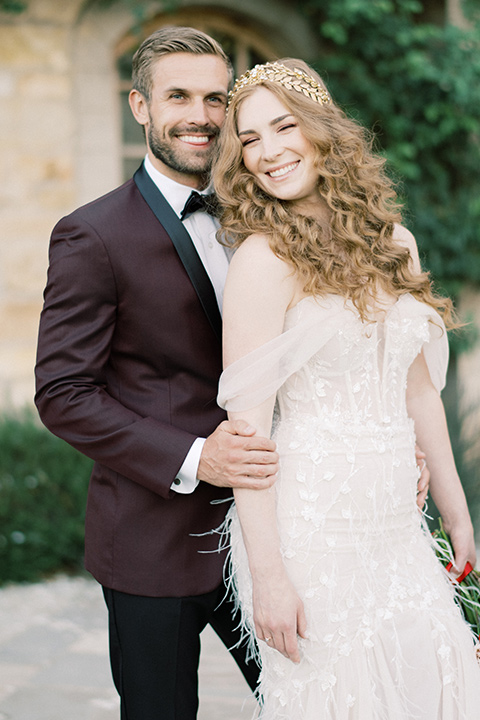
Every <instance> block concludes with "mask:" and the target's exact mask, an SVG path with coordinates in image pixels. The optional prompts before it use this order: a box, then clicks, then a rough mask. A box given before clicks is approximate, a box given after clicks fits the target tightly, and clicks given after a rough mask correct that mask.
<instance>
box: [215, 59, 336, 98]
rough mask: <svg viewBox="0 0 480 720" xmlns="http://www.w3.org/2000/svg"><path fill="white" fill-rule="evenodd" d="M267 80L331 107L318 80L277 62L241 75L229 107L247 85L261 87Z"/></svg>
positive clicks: (234, 87)
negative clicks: (236, 95)
mask: <svg viewBox="0 0 480 720" xmlns="http://www.w3.org/2000/svg"><path fill="white" fill-rule="evenodd" d="M265 80H270V82H278V83H280V84H281V85H283V87H285V88H287V90H296V91H297V92H300V93H303V94H304V95H306V97H308V98H310V99H311V100H314V101H315V102H317V103H318V104H319V105H330V104H331V102H332V98H331V97H330V95H329V94H328V92H327V91H326V90H325V88H323V87H322V86H321V85H319V84H318V82H317V81H316V80H314V79H313V77H311V75H307V74H306V73H304V72H303V70H299V69H298V68H295V69H293V70H291V69H290V68H288V67H287V66H286V65H281V64H280V63H277V62H269V63H265V64H264V65H255V67H254V68H252V69H251V70H247V72H246V73H244V74H243V75H241V76H240V77H239V78H238V80H237V81H236V82H235V85H234V86H233V90H231V91H230V92H229V94H228V104H227V107H228V105H229V104H230V103H231V101H232V99H233V97H234V95H235V94H236V93H237V92H238V91H239V90H240V89H241V88H243V87H246V86H247V85H260V84H261V83H262V82H264V81H265Z"/></svg>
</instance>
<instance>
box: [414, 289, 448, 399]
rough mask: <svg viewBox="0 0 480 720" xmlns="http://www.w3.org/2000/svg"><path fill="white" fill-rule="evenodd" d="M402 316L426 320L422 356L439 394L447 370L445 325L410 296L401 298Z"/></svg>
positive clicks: (434, 313)
mask: <svg viewBox="0 0 480 720" xmlns="http://www.w3.org/2000/svg"><path fill="white" fill-rule="evenodd" d="M402 299H403V302H402V314H404V315H413V314H418V313H420V314H422V315H423V316H424V317H425V318H426V319H427V320H428V328H429V339H428V340H427V341H426V342H425V343H424V345H423V348H422V349H423V354H424V357H425V361H426V363H427V367H428V371H429V373H430V378H431V380H432V383H433V384H434V386H435V388H436V389H437V391H438V392H439V393H440V392H441V391H442V390H443V388H444V387H445V383H446V380H447V369H448V357H449V348H448V336H447V330H446V327H445V323H444V322H443V320H442V318H441V317H440V315H439V314H438V312H437V311H436V310H434V309H433V308H432V307H430V306H429V305H427V304H426V303H421V302H419V301H418V300H416V299H415V298H414V297H412V295H404V296H402Z"/></svg>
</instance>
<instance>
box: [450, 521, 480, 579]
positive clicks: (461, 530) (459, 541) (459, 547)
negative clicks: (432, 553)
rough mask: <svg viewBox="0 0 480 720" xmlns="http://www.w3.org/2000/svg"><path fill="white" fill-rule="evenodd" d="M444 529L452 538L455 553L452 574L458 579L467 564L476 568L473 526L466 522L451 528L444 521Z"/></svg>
mask: <svg viewBox="0 0 480 720" xmlns="http://www.w3.org/2000/svg"><path fill="white" fill-rule="evenodd" d="M444 527H445V530H446V532H447V533H448V535H449V536H450V540H451V542H452V546H453V552H454V561H453V567H452V570H451V571H450V572H451V574H452V575H453V576H454V577H455V578H457V577H458V576H459V575H461V574H462V573H463V571H464V569H465V565H466V564H467V562H469V563H470V565H471V566H472V567H473V568H474V567H475V563H476V560H477V554H476V549H475V540H474V537H473V528H472V524H471V522H469V521H466V522H465V521H464V522H461V523H460V522H459V523H456V524H455V525H453V526H452V527H449V526H448V524H447V523H446V522H445V521H444Z"/></svg>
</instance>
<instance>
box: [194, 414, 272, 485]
mask: <svg viewBox="0 0 480 720" xmlns="http://www.w3.org/2000/svg"><path fill="white" fill-rule="evenodd" d="M255 432H256V430H255V428H253V427H251V425H248V423H246V422H244V421H243V420H235V421H229V420H225V421H224V422H222V423H221V424H220V425H219V426H218V427H217V429H216V430H215V431H214V432H213V433H212V434H211V435H209V436H208V437H207V439H206V440H205V444H204V446H203V450H202V454H201V456H200V462H199V465H198V472H197V477H198V479H199V480H202V481H203V482H207V483H209V484H210V485H217V486H218V487H231V488H249V489H250V490H264V489H265V488H268V487H270V486H271V485H273V483H274V482H275V480H276V475H277V472H278V454H277V452H276V446H275V443H274V442H273V441H272V440H270V439H268V438H263V437H256V436H255Z"/></svg>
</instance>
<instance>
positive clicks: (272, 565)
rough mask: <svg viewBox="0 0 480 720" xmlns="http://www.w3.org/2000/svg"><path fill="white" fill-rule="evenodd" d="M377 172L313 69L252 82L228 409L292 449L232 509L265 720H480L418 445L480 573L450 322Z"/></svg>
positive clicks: (363, 141)
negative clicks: (463, 468) (451, 391)
mask: <svg viewBox="0 0 480 720" xmlns="http://www.w3.org/2000/svg"><path fill="white" fill-rule="evenodd" d="M382 168H383V161H382V160H381V158H379V157H378V156H376V155H375V154H374V153H373V152H372V151H371V147H370V143H369V141H368V138H367V137H366V133H365V132H364V131H363V130H362V129H361V128H360V127H359V126H358V125H357V124H356V123H354V122H353V121H352V120H350V119H348V118H347V117H346V116H345V114H344V113H343V112H342V111H341V110H340V109H339V108H338V107H337V106H336V105H335V104H334V103H333V102H332V100H331V98H330V96H329V94H328V92H327V90H326V89H325V86H324V84H323V82H322V80H321V79H320V77H319V76H318V75H317V74H316V73H315V72H314V71H313V70H312V69H311V68H309V67H308V66H307V65H305V64H304V63H303V62H302V61H300V60H283V61H279V63H267V64H266V65H263V66H257V67H255V68H254V69H253V70H251V71H249V72H248V73H246V74H245V75H244V76H242V77H241V78H240V79H239V80H238V81H237V83H236V85H235V88H234V90H233V92H232V93H231V98H230V102H229V108H228V112H227V119H226V122H225V126H224V129H223V131H222V136H221V142H220V150H219V156H218V159H217V161H216V164H215V168H214V182H215V186H216V191H217V194H218V197H219V201H220V205H221V207H222V208H223V210H222V212H223V214H222V216H221V223H222V228H223V237H224V238H228V240H229V241H230V242H232V244H233V246H234V247H235V248H237V249H236V252H235V255H234V257H233V259H232V262H231V266H230V271H229V275H228V279H227V286H226V290H225V299H224V337H225V340H224V362H225V371H224V373H223V375H222V378H221V382H220V389H219V402H220V404H221V405H223V406H224V407H226V409H227V410H228V413H229V416H230V417H231V418H243V419H245V420H247V421H248V422H249V423H250V424H251V425H253V426H254V427H255V428H256V429H257V431H258V433H259V434H261V435H262V434H266V433H270V432H272V433H273V437H274V439H275V441H276V443H277V447H278V451H279V453H280V458H281V463H280V473H279V477H278V480H277V482H276V484H275V486H274V488H272V489H270V490H266V491H261V492H258V491H249V490H245V489H241V490H236V491H235V506H234V507H233V508H232V510H231V512H230V515H229V530H230V534H231V568H230V570H231V573H232V579H233V584H234V586H235V591H236V593H237V598H238V602H239V604H240V608H241V612H242V620H243V624H244V628H245V632H246V634H247V635H248V636H249V637H250V640H251V646H252V649H253V648H255V642H254V639H255V637H256V638H258V639H259V640H260V641H263V642H260V643H259V646H260V655H261V658H260V661H261V667H262V674H261V685H260V689H259V696H260V697H261V698H262V699H263V709H262V710H261V718H262V719H263V720H273V719H275V720H277V719H280V718H288V720H475V719H476V718H478V713H479V708H480V668H479V667H478V665H477V662H476V660H475V654H474V644H473V639H472V635H471V633H470V630H469V628H468V627H467V625H466V624H465V623H464V621H463V619H462V617H461V614H460V611H459V610H458V608H457V606H456V604H455V602H454V599H453V592H454V591H453V585H452V583H451V582H450V581H449V579H448V577H447V575H446V573H445V571H444V570H443V568H442V567H441V565H440V563H439V562H438V561H437V559H436V557H435V553H434V550H433V548H432V542H431V540H430V539H429V536H428V533H427V532H426V530H425V528H424V527H423V521H422V517H421V514H420V513H419V512H418V509H417V507H416V502H415V495H416V484H417V478H418V470H417V466H416V461H415V441H416V439H417V440H418V443H419V445H420V446H421V447H422V449H423V450H424V451H425V453H426V455H427V457H428V462H429V467H430V472H431V485H430V489H431V494H432V497H433V499H434V501H435V503H436V505H437V507H438V508H439V510H440V512H441V515H442V518H443V523H444V526H445V528H446V529H447V531H448V533H449V534H450V537H451V540H452V543H453V548H454V553H455V567H456V569H457V571H458V572H460V571H461V570H463V568H464V566H465V564H466V563H467V561H468V562H470V563H471V564H472V565H475V559H476V558H475V543H474V538H473V529H472V523H471V521H470V517H469V513H468V509H467V505H466V501H465V496H464V493H463V490H462V486H461V483H460V480H459V477H458V474H457V471H456V469H455V463H454V459H453V455H452V451H451V446H450V442H449V437H448V431H447V426H446V422H445V415H444V411H443V406H442V402H441V399H440V395H439V391H440V389H441V387H442V386H443V383H444V378H445V372H446V363H447V355H448V348H447V338H446V330H445V325H447V327H451V326H453V325H454V319H453V316H452V309H451V303H450V301H449V300H448V299H445V298H441V297H438V296H437V295H435V294H434V293H433V290H432V287H431V283H430V280H429V278H428V275H427V274H426V273H425V272H422V271H421V268H420V263H419V258H418V252H417V248H416V244H415V240H414V238H413V236H412V235H411V233H410V232H409V231H408V230H406V229H405V228H404V227H402V226H401V224H400V213H399V206H398V204H397V201H396V198H395V194H394V191H393V189H392V186H391V184H390V183H389V181H388V179H387V178H386V176H385V174H384V173H383V169H382ZM272 426H273V430H272Z"/></svg>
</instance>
